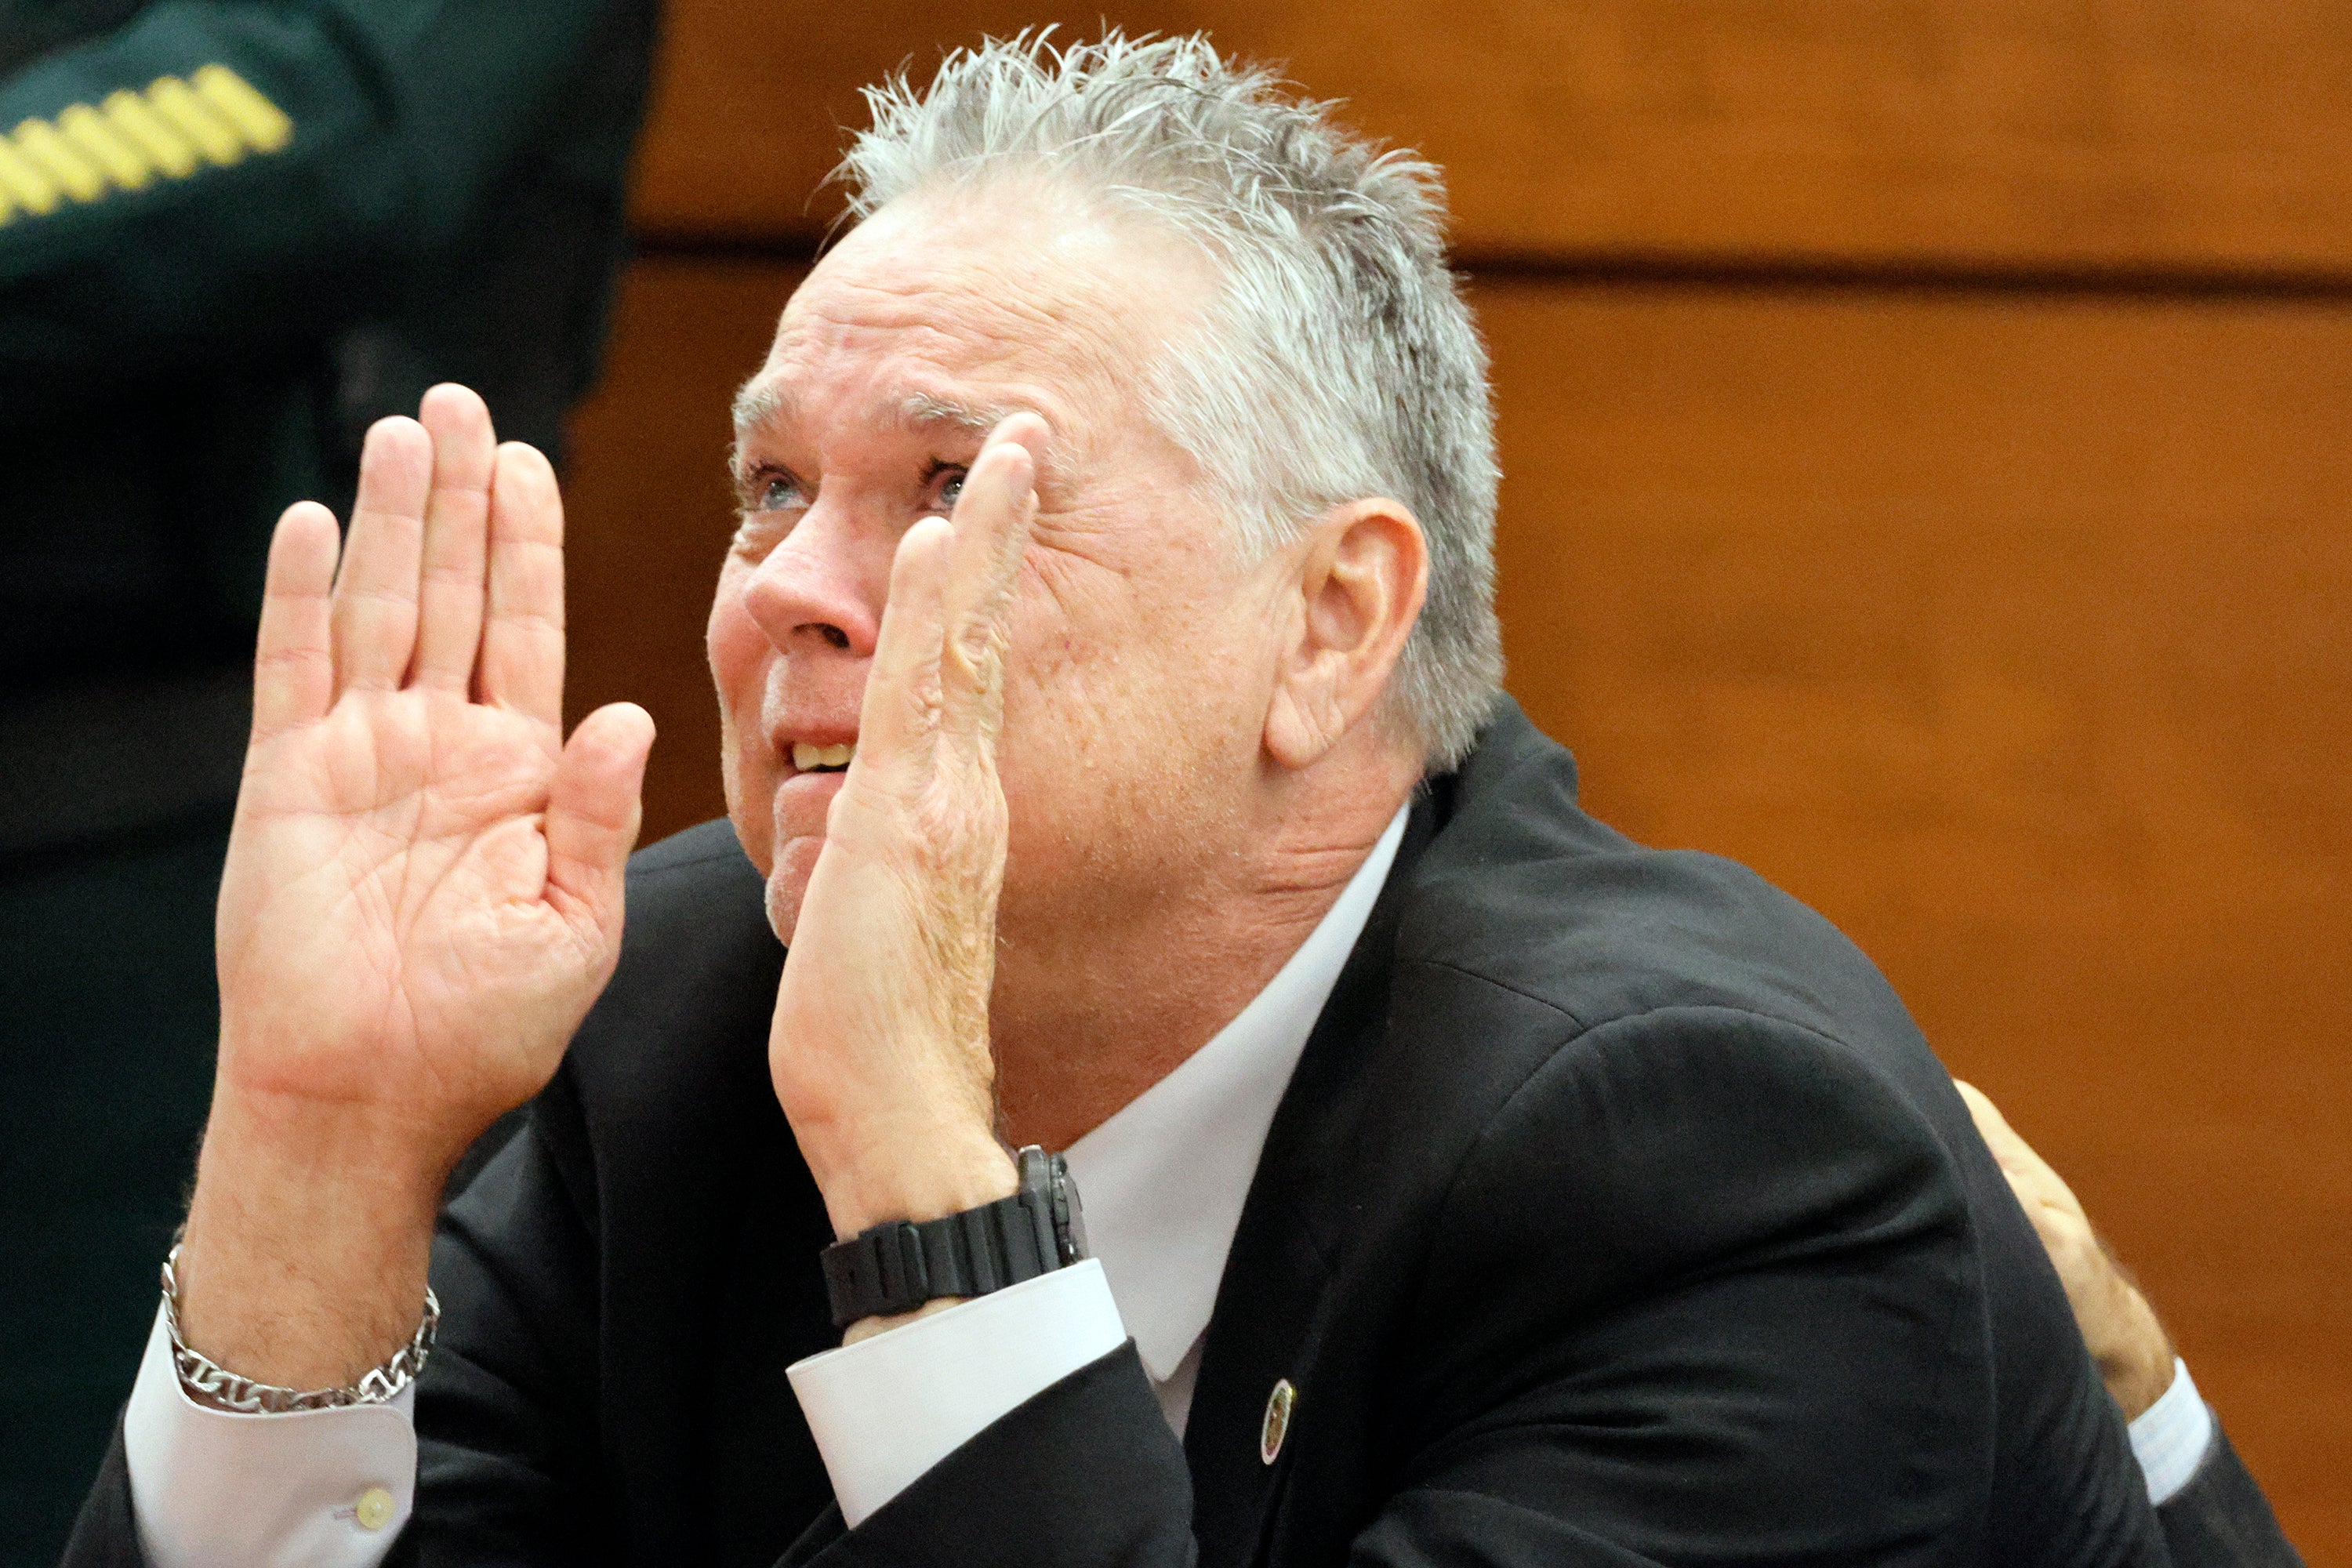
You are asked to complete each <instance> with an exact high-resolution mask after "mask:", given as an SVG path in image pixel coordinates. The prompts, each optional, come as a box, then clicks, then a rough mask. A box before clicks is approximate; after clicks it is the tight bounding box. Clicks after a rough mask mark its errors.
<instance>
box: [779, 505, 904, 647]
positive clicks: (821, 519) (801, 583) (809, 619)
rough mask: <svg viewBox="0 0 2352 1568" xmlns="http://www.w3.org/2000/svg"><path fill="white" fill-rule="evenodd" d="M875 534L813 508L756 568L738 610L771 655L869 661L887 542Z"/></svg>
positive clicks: (844, 512)
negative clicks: (829, 654)
mask: <svg viewBox="0 0 2352 1568" xmlns="http://www.w3.org/2000/svg"><path fill="white" fill-rule="evenodd" d="M869 534H876V531H874V530H872V529H869V528H865V527H862V526H861V525H860V524H859V522H858V521H857V520H856V519H855V518H854V517H852V516H850V515H849V514H848V509H846V508H836V507H828V506H826V505H825V504H824V502H823V501H819V502H818V503H817V505H815V506H814V507H812V508H810V509H809V510H808V512H807V513H806V515H804V516H803V517H802V519H801V520H800V521H799V522H798V523H797V524H795V525H794V527H793V531H792V532H791V533H790V534H789V535H787V536H786V537H785V539H784V540H783V542H782V543H780V544H778V545H777V546H776V548H775V549H774V550H772V551H771V552H769V554H768V558H767V559H766V560H765V561H762V562H761V563H760V566H759V569H758V570H757V571H756V572H754V573H753V574H752V575H751V583H750V584H748V585H747V586H746V587H745V589H744V591H743V597H744V605H745V607H746V608H747V609H748V610H749V611H750V612H751V618H752V620H753V621H754V622H755V623H756V624H757V625H758V626H759V627H760V629H761V631H762V632H763V633H765V634H766V636H767V638H768V640H769V641H770V642H771V643H772V644H774V645H775V647H777V648H778V650H780V651H781V652H783V653H787V654H794V653H798V654H806V653H812V652H814V651H815V650H816V649H817V648H819V647H832V648H839V649H842V650H844V651H845V652H848V653H851V654H855V655H856V656H858V657H859V658H867V657H870V656H871V655H872V654H873V652H874V643H875V638H876V637H877V634H878V633H879V632H880V630H881V626H882V605H883V602H884V600H885V599H887V597H888V596H889V592H890V550H889V547H888V546H889V542H888V541H887V540H884V539H881V538H880V537H879V536H878V534H877V536H876V537H871V538H869V537H867V536H868V535H869Z"/></svg>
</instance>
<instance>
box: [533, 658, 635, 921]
mask: <svg viewBox="0 0 2352 1568" xmlns="http://www.w3.org/2000/svg"><path fill="white" fill-rule="evenodd" d="M653 744H654V721H653V715H652V714H650V713H647V712H646V710H644V709H642V708H640V707H638V706H637V705H636V704H635V703H634V702H614V703H611V704H609V705H607V706H605V707H603V708H599V709H597V710H596V711H594V712H593V713H591V714H589V715H588V717H587V718H585V719H583V720H582V721H580V727H579V728H578V729H576V730H574V731H572V739H571V740H570V741H568V742H565V743H564V747H563V754H562V756H561V757H559V758H557V759H556V763H555V778H554V780H553V782H552V783H551V784H549V786H548V792H547V822H546V826H545V832H546V834H547V889H548V894H549V897H550V899H551V901H553V902H555V903H557V904H558V905H559V907H563V912H564V914H565V915H566V916H567V917H569V918H571V919H572V920H573V921H574V923H579V922H580V917H581V916H583V915H584V916H585V917H586V920H587V921H589V922H591V923H593V924H594V925H595V926H596V927H598V928H599V929H600V930H602V931H604V932H605V933H606V934H607V935H608V936H609V935H613V934H616V933H617V932H618V931H619V927H620V914H621V883H622V875H623V871H624V869H625V868H626V866H627V864H628V859H629V851H630V849H631V848H633V847H635V844H636V842H637V827H638V825H639V824H640V823H641V822H642V821H643V820H644V816H645V807H644V804H643V801H642V799H641V798H640V797H641V795H642V792H643V790H644V788H645V782H646V756H647V754H648V753H650V752H652V750H653Z"/></svg>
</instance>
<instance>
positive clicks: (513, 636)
mask: <svg viewBox="0 0 2352 1568" xmlns="http://www.w3.org/2000/svg"><path fill="white" fill-rule="evenodd" d="M476 686H477V689H476V693H475V695H476V696H478V698H480V699H481V700H483V701H485V702H489V703H495V704H497V705H498V706H499V707H502V708H511V709H514V710H517V711H519V712H522V713H528V714H530V716H531V717H532V718H534V719H539V720H542V721H545V722H547V723H549V724H556V725H560V724H562V722H563V500H562V496H561V495H560V494H559V493H558V492H557V490H556V488H555V470H554V469H553V468H551V467H550V466H549V465H548V461H547V459H546V458H544V457H542V456H541V455H540V453H539V450H538V449H537V448H536V447H526V446H524V445H523V444H522V443H521V442H520V441H509V442H508V443H506V445H504V446H502V447H499V449H498V458H497V462H496V464H495V466H494V468H493V469H492V478H491V481H490V562H489V602H488V619H487V620H486V621H485V622H484V624H483V626H482V658H481V665H480V669H479V679H478V681H477V682H476Z"/></svg>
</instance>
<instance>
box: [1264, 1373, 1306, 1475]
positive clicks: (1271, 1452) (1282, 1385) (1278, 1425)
mask: <svg viewBox="0 0 2352 1568" xmlns="http://www.w3.org/2000/svg"><path fill="white" fill-rule="evenodd" d="M1297 1403H1298V1390H1297V1389H1295V1388H1293V1387H1291V1386H1290V1379H1288V1378H1286V1377H1285V1378H1277V1379H1276V1381H1275V1384H1274V1392H1273V1393H1272V1394H1267V1395H1266V1396H1265V1423H1264V1424H1263V1425H1262V1426H1259V1427H1258V1429H1257V1457H1258V1459H1259V1462H1261V1463H1263V1464H1268V1465H1270V1464H1272V1463H1274V1460H1275V1456H1276V1455H1277V1454H1279V1453H1281V1452H1282V1440H1283V1438H1285V1437H1286V1436H1289V1435H1290V1407H1291V1406H1292V1405H1296V1404H1297Z"/></svg>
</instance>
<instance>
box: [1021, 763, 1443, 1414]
mask: <svg viewBox="0 0 2352 1568" xmlns="http://www.w3.org/2000/svg"><path fill="white" fill-rule="evenodd" d="M1407 815H1408V813H1407V811H1406V810H1405V809H1403V808H1400V809H1399V810H1398V812H1397V814H1396V816H1395V819H1394V820H1392V821H1391V822H1390V824H1389V826H1388V829H1387V831H1386V832H1384V833H1382V834H1381V838H1380V842H1379V843H1377V844H1375V845H1374V846H1373V847H1372V852H1371V853H1370V855H1368V856H1366V857H1365V858H1364V863H1363V864H1362V865H1361V866H1360V867H1358V868H1356V874H1355V876H1354V877H1352V878H1350V879H1349V882H1348V886H1347V887H1346V888H1345V889H1343V890H1342V891H1341V892H1340V894H1339V900H1338V901H1337V902H1336V903H1334V904H1333V905H1332V906H1331V908H1330V909H1329V910H1328V911H1327V912H1326V913H1325V914H1324V916H1323V919H1322V921H1321V923H1319V924H1318V925H1317V926H1316V928H1315V930H1314V931H1312V932H1310V933H1309V934H1308V936H1307V940H1306V942H1303V943H1301V944H1300V945H1299V948H1298V951H1297V952H1294V953H1292V954H1291V955H1290V960H1289V962H1288V963H1285V964H1284V965H1283V966H1282V969H1281V972H1280V973H1277V974H1276V975H1275V977H1274V978H1273V979H1272V980H1270V981H1268V982H1267V983H1266V986H1265V990H1263V991H1261V992H1259V993H1258V994H1257V995H1256V996H1255V997H1253V998H1252V999H1251V1001H1250V1004H1249V1005H1248V1006H1246V1007H1244V1008H1243V1009H1242V1010H1241V1012H1240V1014H1239V1015H1238V1016H1235V1017H1234V1021H1233V1022H1232V1023H1230V1024H1227V1025H1226V1026H1224V1027H1223V1028H1222V1029H1220V1030H1218V1031H1217V1033H1216V1035H1215V1037H1213V1038H1212V1039H1211V1040H1210V1041H1209V1043H1208V1044H1207V1045H1205V1046H1202V1047H1201V1048H1200V1049H1199V1050H1197V1051H1195V1052H1193V1053H1192V1056H1191V1057H1189V1058H1186V1059H1185V1060H1184V1062H1183V1063H1182V1064H1181V1065H1180V1066H1179V1067H1178V1068H1176V1070H1175V1071H1173V1072H1171V1073H1170V1074H1169V1075H1168V1076H1167V1077H1166V1078H1163V1079H1160V1081H1159V1082H1158V1083H1155V1084H1153V1085H1152V1086H1151V1087H1150V1089H1145V1090H1144V1091H1143V1092H1142V1093H1141V1094H1139V1095H1138V1096H1136V1097H1135V1098H1134V1099H1133V1100H1129V1102H1128V1103H1127V1104H1126V1105H1125V1106H1123V1107H1122V1108H1121V1109H1120V1110H1118V1113H1117V1114H1115V1115H1113V1116H1112V1117H1111V1118H1110V1120H1108V1121H1105V1122H1104V1123H1103V1124H1102V1125H1101V1126H1099V1127H1097V1128H1096V1129H1095V1130H1094V1131H1091V1132H1089V1133H1087V1135H1086V1136H1085V1137H1083V1138H1081V1139H1079V1140H1078V1141H1077V1142H1076V1143H1074V1144H1072V1145H1071V1146H1070V1148H1069V1150H1068V1151H1067V1153H1066V1158H1067V1159H1068V1161H1069V1165H1070V1173H1071V1174H1072V1176H1073V1177H1075V1178H1076V1184H1077V1188H1078V1198H1079V1201H1080V1203H1081V1204H1082V1205H1084V1207H1085V1212H1086V1221H1087V1244H1088V1247H1089V1249H1090V1250H1091V1251H1092V1252H1093V1254H1094V1256H1095V1257H1097V1258H1100V1259H1101V1260H1102V1266H1103V1272H1104V1273H1105V1274H1106V1275H1107V1276H1108V1278H1109V1280H1110V1289H1111V1295H1112V1297H1113V1299H1114V1300H1117V1301H1118V1311H1119V1317H1120V1318H1121V1319H1122V1320H1123V1321H1125V1323H1126V1325H1127V1331H1128V1332H1129V1333H1130V1334H1133V1335H1134V1336H1135V1348H1136V1350H1137V1352H1139V1354H1140V1355H1141V1356H1142V1358H1143V1364H1144V1367H1145V1369H1146V1370H1148V1371H1149V1372H1150V1373H1151V1375H1152V1377H1153V1378H1155V1379H1158V1380H1160V1381H1165V1380H1166V1379H1167V1378H1168V1376H1169V1375H1170V1374H1171V1373H1173V1372H1174V1371H1175V1370H1176V1368H1177V1364H1178V1363H1181V1361H1182V1360H1183V1359H1184V1355H1185V1352H1188V1351H1189V1350H1191V1349H1192V1343H1193V1342H1194V1341H1195V1340H1198V1339H1199V1338H1200V1337H1201V1332H1202V1330H1204V1329H1206V1328H1207V1327H1208V1324H1209V1314H1210V1312H1211V1310H1213V1309H1214V1307H1215V1306H1216V1300H1217V1284H1218V1281H1219V1279H1221V1278H1222V1277H1223V1274H1224V1271H1225V1254H1226V1253H1227V1252H1229V1251H1231V1250H1232V1249H1233V1245H1234V1231H1235V1230H1236V1229H1238V1228H1239V1227H1240V1226H1241V1219H1242V1204H1243V1202H1244V1200H1245V1199H1246V1198H1247V1197H1248V1196H1249V1187H1250V1181H1251V1178H1252V1177H1254V1176H1255V1174H1256V1173H1257V1160H1258V1154H1259V1152H1260V1151H1261V1150H1262V1149H1263V1148H1264V1147H1265V1133H1266V1129H1267V1128H1268V1127H1270V1126H1271V1125H1273V1122H1274V1111H1275V1107H1276V1105H1277V1104H1279V1103H1280V1102H1281V1100H1282V1094H1283V1090H1284V1089H1286V1088H1288V1087H1289V1084H1290V1075H1291V1072H1292V1071H1293V1069H1295V1068H1297V1065H1298V1056H1299V1053H1300V1052H1301V1051H1303V1050H1305V1049H1306V1048H1307V1036H1309V1035H1310V1034H1312V1033H1314V1031H1315V1020H1316V1019H1317V1018H1318V1017H1319V1016H1322V1012H1323V1004H1324V1003H1325V1002H1327V1001H1328V1000H1329V999H1330V995H1331V988H1332V987H1333V986H1334V985H1336V984H1339V971H1340V970H1341V969H1342V968H1344V967H1345V966H1346V964H1347V962H1348V955H1349V953H1350V952H1354V951H1355V946H1356V939H1357V938H1358V937H1360V936H1361V935H1362V934H1363V930H1364V922H1365V921H1367V920H1369V919H1370V917H1371V912H1372V905H1373V904H1374V902H1376V901H1377V900H1379V898H1380V893H1381V884H1382V883H1383V882H1385V881H1386V880H1387V879H1388V874H1389V867H1390V866H1391V864H1392V863H1393V862H1394V861H1395V859H1396V852H1397V845H1398V844H1399V843H1400V842H1401V841H1402V839H1403V837H1404V826H1405V818H1406V816H1407Z"/></svg>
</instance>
